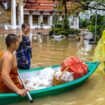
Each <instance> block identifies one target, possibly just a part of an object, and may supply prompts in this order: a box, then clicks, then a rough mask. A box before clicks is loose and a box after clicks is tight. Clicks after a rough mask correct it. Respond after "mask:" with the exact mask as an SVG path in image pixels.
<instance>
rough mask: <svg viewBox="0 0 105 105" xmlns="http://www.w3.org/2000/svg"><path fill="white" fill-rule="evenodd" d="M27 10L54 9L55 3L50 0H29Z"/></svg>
mask: <svg viewBox="0 0 105 105" xmlns="http://www.w3.org/2000/svg"><path fill="white" fill-rule="evenodd" d="M25 9H26V10H38V11H53V9H54V3H53V1H50V0H28V1H27V2H26V5H25Z"/></svg>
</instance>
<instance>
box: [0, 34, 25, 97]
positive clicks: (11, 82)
mask: <svg viewBox="0 0 105 105" xmlns="http://www.w3.org/2000/svg"><path fill="white" fill-rule="evenodd" d="M19 43H20V41H19V38H18V36H17V35H15V34H9V35H8V36H7V37H6V46H7V49H6V51H4V52H3V53H1V54H0V92H1V93H8V92H16V93H17V94H19V95H21V96H25V95H26V93H27V90H25V89H23V86H22V84H21V83H20V80H19V79H18V72H17V70H18V68H17V61H16V57H15V55H14V54H13V53H14V51H15V50H16V49H17V48H18V46H19Z"/></svg>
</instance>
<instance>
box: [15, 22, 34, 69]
mask: <svg viewBox="0 0 105 105" xmlns="http://www.w3.org/2000/svg"><path fill="white" fill-rule="evenodd" d="M29 31H30V27H29V25H28V24H23V25H22V33H20V34H19V37H20V39H21V42H20V45H19V48H18V49H17V50H16V57H17V62H18V68H19V69H22V70H26V69H30V65H31V58H32V44H31V42H30V40H29V37H28V34H29Z"/></svg>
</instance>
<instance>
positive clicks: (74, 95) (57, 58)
mask: <svg viewBox="0 0 105 105" xmlns="http://www.w3.org/2000/svg"><path fill="white" fill-rule="evenodd" d="M32 42H33V58H32V67H42V66H49V65H54V64H61V62H62V61H63V60H64V59H65V58H67V57H69V56H78V57H80V58H81V59H82V60H83V61H91V60H92V57H93V52H94V46H92V45H88V41H86V40H85V41H84V45H83V43H81V42H79V41H76V40H75V39H73V38H72V39H64V40H61V41H55V40H53V39H50V38H48V37H47V36H43V37H42V39H41V40H33V41H32ZM4 46H5V45H4V38H3V36H1V37H0V50H2V49H4V48H5V47H4ZM104 81H105V77H104V75H100V74H93V75H92V76H91V77H90V78H89V79H88V80H87V81H86V82H85V84H83V85H82V86H80V87H79V88H77V89H75V90H73V91H69V92H67V93H63V94H59V95H56V96H48V97H45V98H41V99H35V100H34V103H33V104H32V105H104V104H105V84H104ZM23 104H25V105H31V104H30V103H29V102H28V100H27V101H26V102H22V103H14V104H12V105H23Z"/></svg>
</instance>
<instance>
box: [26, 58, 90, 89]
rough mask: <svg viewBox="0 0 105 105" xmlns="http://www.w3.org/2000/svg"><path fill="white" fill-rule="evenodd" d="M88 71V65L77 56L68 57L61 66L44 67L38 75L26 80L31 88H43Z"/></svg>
mask: <svg viewBox="0 0 105 105" xmlns="http://www.w3.org/2000/svg"><path fill="white" fill-rule="evenodd" d="M87 72H88V66H87V65H86V64H85V63H84V62H83V61H81V60H80V59H79V58H77V57H68V58H67V59H65V60H64V61H63V62H62V63H61V66H60V67H59V68H56V70H54V69H53V68H51V67H47V68H44V69H43V70H40V71H39V72H38V75H35V76H34V77H31V78H30V79H29V78H28V79H26V80H25V84H26V86H27V88H28V89H29V90H38V89H43V88H47V87H51V86H55V85H59V84H63V83H65V82H70V81H73V80H75V79H78V78H80V77H82V76H84V75H85V74H86V73H87Z"/></svg>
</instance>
